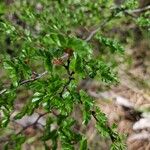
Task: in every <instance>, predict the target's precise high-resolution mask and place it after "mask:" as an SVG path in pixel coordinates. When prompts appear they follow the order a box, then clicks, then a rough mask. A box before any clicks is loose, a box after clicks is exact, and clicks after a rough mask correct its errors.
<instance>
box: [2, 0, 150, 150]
mask: <svg viewBox="0 0 150 150" xmlns="http://www.w3.org/2000/svg"><path fill="white" fill-rule="evenodd" d="M137 7H138V4H137V1H134V0H127V1H125V2H124V3H123V4H122V5H120V6H116V5H115V3H114V2H113V1H112V0H96V1H94V0H93V2H92V1H91V0H85V1H80V0H56V1H52V0H49V1H48V0H39V1H38V2H37V1H34V0H32V1H30V2H29V1H28V0H24V1H19V0H16V1H15V2H14V3H12V4H11V5H9V6H7V7H6V4H5V3H4V2H1V3H0V17H1V18H0V33H1V35H0V44H1V49H0V52H1V53H0V57H1V60H2V66H3V68H4V69H5V70H6V71H7V75H8V77H9V79H10V80H9V86H8V85H5V84H3V82H1V83H0V84H1V87H0V90H1V92H0V111H1V112H2V114H3V117H2V118H1V120H0V126H1V128H2V130H3V129H5V128H6V127H7V126H8V125H9V123H10V117H11V114H12V112H13V111H14V109H15V108H14V103H15V101H16V99H17V97H18V93H19V92H20V91H23V92H24V91H30V93H32V94H31V95H30V97H28V101H26V103H25V104H24V107H23V108H22V110H21V111H20V112H19V113H18V114H17V115H16V116H15V117H14V118H13V119H14V120H16V119H21V118H22V117H24V116H25V115H31V114H33V113H34V112H35V111H36V110H37V109H42V111H44V114H43V116H44V115H46V116H47V121H46V125H45V126H44V132H43V136H42V137H41V140H42V141H43V144H44V146H45V149H49V148H48V145H47V144H46V141H49V140H50V141H51V142H52V149H57V141H60V142H61V146H62V149H64V150H70V149H74V146H75V145H77V146H78V149H80V150H86V149H88V146H87V139H86V136H85V135H84V133H81V132H75V131H74V126H75V124H76V123H77V122H78V120H77V119H75V118H74V116H73V115H72V114H73V111H74V108H75V106H80V108H81V111H82V125H83V126H84V125H87V124H88V123H89V121H90V120H91V118H94V119H95V120H96V125H95V127H96V128H97V130H98V132H99V133H100V134H101V135H102V136H104V137H108V138H110V139H111V140H112V146H111V149H112V150H113V149H119V150H121V149H124V144H123V141H122V136H120V135H119V134H118V133H117V132H116V129H115V128H114V127H109V126H108V123H107V118H106V116H105V114H104V113H103V112H101V111H100V109H99V108H98V107H97V106H96V104H95V101H94V99H93V98H91V97H90V96H89V95H88V94H87V93H86V91H84V90H82V89H79V88H78V86H79V83H80V81H81V80H84V79H95V80H98V81H101V82H104V83H105V84H107V85H108V86H109V85H112V84H116V83H118V80H117V77H116V71H115V70H114V69H115V68H113V67H114V65H113V62H111V61H110V62H109V60H108V55H109V57H112V58H110V60H111V59H113V58H114V56H115V55H116V54H123V51H124V49H123V47H122V46H121V45H120V44H119V42H118V40H117V39H113V38H111V37H107V34H106V35H105V33H107V32H106V31H107V29H108V30H110V29H111V28H113V26H115V24H121V21H122V19H125V17H129V18H126V19H127V20H128V19H130V17H131V16H130V15H131V14H132V9H136V8H137ZM128 15H129V16H128ZM147 15H148V14H146V13H145V14H144V15H143V16H142V15H141V16H140V17H139V18H138V19H136V23H138V24H139V25H141V26H144V27H145V24H147V21H148V22H149V20H147V19H145V16H147ZM131 18H132V17H131ZM134 21H135V18H134ZM83 27H84V28H85V29H90V28H91V27H92V28H91V30H90V31H89V30H85V31H84V32H83V33H82V35H80V34H79V33H78V30H80V29H82V28H83ZM95 28H96V30H95ZM93 29H94V30H93ZM92 33H94V34H92ZM92 39H94V40H96V41H97V42H99V43H100V44H101V47H102V49H103V51H105V50H107V49H109V50H110V51H107V52H105V53H104V54H101V53H100V54H99V55H97V56H95V55H94V54H93V52H94V49H95V46H94V44H93V42H92ZM64 55H65V56H64ZM106 56H107V57H106ZM120 56H121V55H120ZM112 66H113V67H112ZM7 80H8V79H7ZM54 112H55V113H56V114H55V113H54ZM40 117H42V115H41V116H40ZM37 121H38V120H37ZM37 121H36V122H35V123H34V124H32V125H35V124H36V123H37ZM53 124H57V127H56V128H55V129H54V130H51V126H52V125H53ZM25 140H26V137H25V136H24V135H23V130H21V131H20V132H18V133H15V132H14V133H13V134H12V136H10V139H9V140H8V141H6V142H5V149H9V148H10V147H14V148H15V149H20V148H21V144H23V143H24V142H25Z"/></svg>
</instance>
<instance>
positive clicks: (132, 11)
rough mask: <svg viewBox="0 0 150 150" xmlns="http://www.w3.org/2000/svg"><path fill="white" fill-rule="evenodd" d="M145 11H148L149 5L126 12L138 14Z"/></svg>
mask: <svg viewBox="0 0 150 150" xmlns="http://www.w3.org/2000/svg"><path fill="white" fill-rule="evenodd" d="M147 10H150V5H148V6H146V7H143V8H138V9H134V10H127V12H129V13H140V12H144V11H147Z"/></svg>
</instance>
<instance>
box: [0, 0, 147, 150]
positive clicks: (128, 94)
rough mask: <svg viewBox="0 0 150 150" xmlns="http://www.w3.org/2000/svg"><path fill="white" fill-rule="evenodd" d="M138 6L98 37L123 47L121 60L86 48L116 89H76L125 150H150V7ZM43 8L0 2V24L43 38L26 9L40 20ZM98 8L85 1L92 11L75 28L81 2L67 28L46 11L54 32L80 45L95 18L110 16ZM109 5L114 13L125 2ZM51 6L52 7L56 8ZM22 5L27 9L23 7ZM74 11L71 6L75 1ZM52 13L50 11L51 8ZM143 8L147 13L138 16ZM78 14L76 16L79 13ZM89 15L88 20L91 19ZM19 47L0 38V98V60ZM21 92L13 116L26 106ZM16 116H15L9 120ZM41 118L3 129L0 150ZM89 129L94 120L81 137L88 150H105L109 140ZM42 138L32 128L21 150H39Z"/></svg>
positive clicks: (0, 82) (94, 85)
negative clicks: (108, 71) (113, 128)
mask: <svg viewBox="0 0 150 150" xmlns="http://www.w3.org/2000/svg"><path fill="white" fill-rule="evenodd" d="M59 2H60V3H62V7H65V3H66V1H65V0H64V1H63V0H62V1H61V0H60V1H59ZM85 2H86V1H85ZM107 2H108V1H107ZM137 2H138V7H136V8H133V10H139V11H137V12H136V11H135V12H132V13H128V12H126V14H125V16H124V17H122V16H121V15H122V14H120V16H119V15H118V16H117V19H114V20H112V21H111V22H110V23H108V24H107V23H105V25H104V26H103V27H102V28H101V29H100V30H101V31H100V33H103V35H105V37H109V38H111V39H117V40H118V41H119V42H120V43H121V44H122V45H123V47H124V49H125V52H124V54H123V55H114V54H112V53H110V52H109V51H107V48H105V47H104V45H102V44H101V43H99V42H98V41H97V40H95V39H93V40H91V41H90V42H91V44H92V45H94V55H95V56H97V55H99V54H100V55H101V56H102V57H103V59H104V60H105V61H107V60H109V61H110V66H111V67H112V68H115V70H117V72H118V81H119V83H117V84H116V85H110V84H109V85H108V84H105V83H103V82H101V81H99V82H97V81H93V80H89V79H87V80H84V81H82V82H83V83H81V85H80V86H81V87H80V88H82V89H84V90H85V91H87V92H88V93H89V95H91V96H92V97H94V98H95V101H96V103H97V105H98V106H99V107H100V108H101V110H102V111H103V112H104V113H106V115H107V117H108V122H109V124H110V125H112V124H113V123H116V124H117V130H118V131H119V133H122V134H125V139H126V140H125V142H126V144H127V149H129V150H150V1H149V0H137ZM45 3H47V4H48V3H49V1H46V0H45V1H44V0H43V1H42V0H41V1H35V0H30V1H28V0H25V1H24V0H23V1H19V0H16V1H15V0H3V1H2V2H0V16H3V17H4V16H5V19H6V20H8V21H9V22H11V23H12V24H13V25H15V26H17V27H18V30H21V29H23V30H25V32H26V33H27V32H28V30H30V32H31V33H32V34H34V35H36V34H40V32H41V31H42V32H43V33H44V32H47V30H49V28H48V24H43V23H42V22H41V21H42V20H36V19H35V18H34V16H32V13H30V11H28V10H27V9H26V7H28V4H29V5H32V8H34V11H35V12H36V13H37V14H40V13H41V14H42V12H43V11H44V7H45ZM98 3H99V0H95V1H94V0H91V1H88V5H90V7H92V8H91V10H87V12H85V13H86V15H85V16H82V15H81V16H79V17H78V18H77V22H76V20H75V19H76V18H75V16H73V14H74V11H77V10H78V7H79V8H82V7H84V0H83V1H82V0H81V1H80V3H79V4H78V3H77V5H79V6H72V8H71V9H72V11H71V13H70V15H72V17H71V18H72V20H73V21H74V22H72V24H71V23H70V24H69V23H68V22H67V21H68V20H65V19H66V18H65V17H63V14H62V16H61V13H60V14H59V13H58V14H57V11H56V12H52V11H50V12H49V14H50V16H49V17H52V16H55V15H56V16H57V17H58V20H54V21H53V22H56V23H57V21H58V26H59V25H60V26H61V27H60V30H61V28H62V30H64V32H68V34H73V35H76V36H77V37H79V38H81V39H86V37H87V36H88V34H89V33H91V31H94V29H95V28H96V26H95V25H97V24H98V22H99V20H98V19H97V18H98V17H97V14H98V13H101V18H100V20H102V21H103V20H104V18H106V17H107V16H108V15H109V13H110V10H111V8H110V10H108V8H105V7H103V6H101V8H99V7H98V6H97V5H98ZM103 3H105V2H103ZM113 3H114V5H115V7H120V6H121V5H122V4H123V3H124V0H114V1H113ZM50 4H51V5H52V4H53V5H55V3H50ZM24 5H27V6H25V7H22V6H24ZM66 5H67V4H66ZM74 5H76V4H75V1H74ZM108 6H109V5H108ZM46 7H48V6H46ZM51 7H52V8H53V6H51ZM51 7H50V8H51ZM76 7H77V8H76ZM142 8H147V9H145V10H142ZM74 9H77V10H74ZM83 9H84V8H83ZM79 10H80V9H79ZM90 11H91V12H90ZM23 13H26V15H31V16H30V17H29V18H25V17H24V14H23ZM68 13H69V12H68ZM78 13H79V14H80V11H79V12H78ZM89 14H91V16H90V15H89ZM95 14H96V15H95ZM95 16H96V17H95ZM144 16H146V17H147V22H142V21H143V20H142V17H144ZM32 17H33V18H32ZM73 17H74V18H73ZM83 18H84V19H83ZM50 19H51V18H50ZM72 20H71V21H72ZM71 21H70V22H71ZM108 22H109V21H108ZM28 23H29V24H28ZM65 26H66V28H65ZM68 26H69V28H70V30H69V31H67V28H68ZM0 32H1V30H0ZM27 34H28V33H27ZM20 36H23V35H20ZM22 43H23V42H22V39H21V38H20V39H13V36H12V37H11V36H9V33H8V32H7V33H6V32H1V33H0V91H1V93H2V92H3V91H2V90H3V89H4V88H5V87H8V86H9V84H10V80H9V78H8V77H7V72H6V71H5V70H4V69H3V55H9V56H10V57H12V58H13V57H16V56H17V55H18V54H19V53H20V49H21V48H22ZM34 44H35V43H34V42H33V44H32V45H31V46H34ZM39 46H41V45H39ZM40 65H41V64H40V61H37V62H36V64H34V68H36V69H38V70H39V72H40V70H42V68H40ZM23 90H24V89H20V91H18V96H17V98H16V100H15V111H16V112H18V111H19V110H21V108H22V107H23V105H24V103H26V101H27V99H28V98H29V97H30V96H31V94H32V93H30V92H29V91H28V92H27V91H23ZM22 91H23V92H22ZM0 96H1V95H0ZM76 109H77V110H76V112H75V114H74V115H75V116H76V117H77V118H78V119H79V120H80V111H79V110H78V108H76ZM16 112H14V114H15V113H16ZM40 112H42V109H41V108H40V109H38V110H37V111H36V112H35V113H33V114H32V116H26V117H23V118H22V119H20V120H17V121H13V120H12V121H11V123H10V124H9V127H8V128H7V129H5V130H0V149H2V147H3V146H4V144H5V142H6V141H7V138H8V136H9V135H10V134H11V133H12V132H11V131H12V130H15V131H19V129H21V128H22V127H23V126H26V125H28V124H30V123H32V122H34V121H35V118H37V116H38V113H40ZM0 115H1V114H0ZM0 117H1V116H0ZM39 121H40V123H41V124H44V122H45V118H44V117H43V118H41V119H40V120H39ZM93 124H94V120H91V121H90V123H89V124H88V126H87V129H86V131H85V132H86V135H87V137H88V145H89V149H91V150H100V149H101V150H107V149H109V145H110V140H109V139H104V138H102V137H99V135H98V133H97V132H96V130H95V128H94V125H93ZM79 128H80V127H79ZM80 130H82V129H80ZM41 133H42V129H41V127H39V128H38V127H37V128H33V127H32V126H31V127H29V128H27V129H26V130H25V131H24V134H25V135H26V136H27V137H28V139H27V141H26V142H25V143H24V144H23V146H22V149H23V150H42V149H44V147H43V145H42V143H41V141H40V140H39V139H38V137H39V136H40V135H41ZM58 149H59V147H58ZM60 149H61V148H60Z"/></svg>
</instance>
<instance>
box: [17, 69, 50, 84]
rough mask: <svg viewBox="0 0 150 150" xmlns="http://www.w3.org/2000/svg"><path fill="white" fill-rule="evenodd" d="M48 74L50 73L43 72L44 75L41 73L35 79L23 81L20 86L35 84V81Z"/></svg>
mask: <svg viewBox="0 0 150 150" xmlns="http://www.w3.org/2000/svg"><path fill="white" fill-rule="evenodd" d="M47 73H48V72H47V71H45V72H43V73H41V74H38V75H37V76H36V77H35V78H31V79H28V80H24V81H22V82H21V83H20V85H23V84H26V83H29V82H33V81H35V80H37V79H39V78H41V77H42V76H44V75H45V74H47Z"/></svg>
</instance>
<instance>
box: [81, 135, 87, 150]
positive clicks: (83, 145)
mask: <svg viewBox="0 0 150 150" xmlns="http://www.w3.org/2000/svg"><path fill="white" fill-rule="evenodd" d="M87 149H88V148H87V139H86V138H85V137H82V140H81V141H80V150H87Z"/></svg>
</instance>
